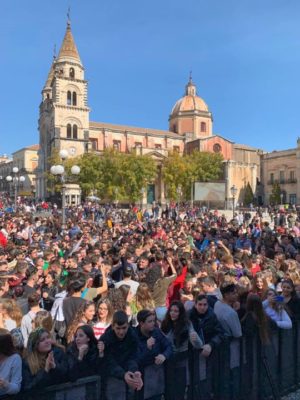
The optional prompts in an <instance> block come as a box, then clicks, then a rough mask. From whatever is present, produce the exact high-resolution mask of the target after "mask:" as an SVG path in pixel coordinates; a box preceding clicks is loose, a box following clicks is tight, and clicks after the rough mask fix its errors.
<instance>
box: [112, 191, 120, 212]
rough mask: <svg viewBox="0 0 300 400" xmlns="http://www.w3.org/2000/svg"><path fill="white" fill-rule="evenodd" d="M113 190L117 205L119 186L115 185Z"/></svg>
mask: <svg viewBox="0 0 300 400" xmlns="http://www.w3.org/2000/svg"><path fill="white" fill-rule="evenodd" d="M113 192H114V200H115V207H117V204H118V194H119V189H118V188H117V187H114V189H113Z"/></svg>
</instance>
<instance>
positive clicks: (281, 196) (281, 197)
mask: <svg viewBox="0 0 300 400" xmlns="http://www.w3.org/2000/svg"><path fill="white" fill-rule="evenodd" d="M282 202H283V193H282V192H281V193H280V205H282Z"/></svg>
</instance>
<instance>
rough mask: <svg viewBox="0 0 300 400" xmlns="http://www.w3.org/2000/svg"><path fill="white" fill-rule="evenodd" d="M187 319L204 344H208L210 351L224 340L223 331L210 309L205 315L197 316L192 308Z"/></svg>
mask: <svg viewBox="0 0 300 400" xmlns="http://www.w3.org/2000/svg"><path fill="white" fill-rule="evenodd" d="M189 318H190V321H191V322H192V324H193V327H194V329H195V331H196V332H197V333H198V335H199V336H200V337H201V338H202V339H203V342H204V344H209V345H210V346H211V347H212V349H214V348H215V347H217V346H219V345H220V344H221V343H222V342H223V340H224V339H225V335H224V330H223V328H222V326H221V324H220V322H219V321H218V319H217V316H216V314H215V313H214V312H213V310H212V309H211V308H210V307H208V309H207V311H206V313H205V314H199V313H198V312H197V310H196V309H195V307H193V308H192V309H191V311H190V312H189Z"/></svg>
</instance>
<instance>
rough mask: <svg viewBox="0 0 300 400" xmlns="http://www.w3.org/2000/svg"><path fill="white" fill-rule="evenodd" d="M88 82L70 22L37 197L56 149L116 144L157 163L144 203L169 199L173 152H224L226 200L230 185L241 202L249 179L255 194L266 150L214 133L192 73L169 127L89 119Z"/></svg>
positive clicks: (54, 76)
mask: <svg viewBox="0 0 300 400" xmlns="http://www.w3.org/2000/svg"><path fill="white" fill-rule="evenodd" d="M89 113H90V108H89V105H88V86H87V81H86V79H85V70H84V66H83V63H82V61H81V58H80V56H79V52H78V50H77V47H76V44H75V41H74V38H73V35H72V31H71V25H70V22H69V21H68V23H67V29H66V33H65V36H64V39H63V43H62V46H61V48H60V51H59V54H58V56H57V57H55V58H54V59H53V62H52V65H51V67H50V71H49V74H48V77H47V80H46V83H45V86H44V88H43V90H42V102H41V104H40V117H39V135H40V150H39V167H38V174H37V197H39V198H44V197H46V196H47V191H46V183H45V177H44V176H45V174H44V172H45V171H47V170H49V167H50V166H49V165H48V161H47V160H48V158H49V156H50V155H51V154H52V152H53V150H54V149H57V150H60V149H66V150H67V151H68V152H69V155H70V157H74V156H78V155H81V154H83V153H84V152H89V151H95V152H99V155H100V154H101V152H102V151H103V150H104V149H105V148H107V147H114V148H116V149H118V150H119V151H121V152H129V151H131V150H132V149H136V151H138V152H139V153H140V154H150V155H151V156H152V157H153V158H154V159H155V160H156V161H157V166H158V174H157V179H156V180H155V182H152V183H149V185H148V188H147V192H146V194H145V199H144V200H145V202H146V201H147V202H148V203H151V202H152V201H160V202H162V203H164V202H165V201H166V200H167V199H166V197H165V187H164V183H163V181H162V177H161V164H162V161H163V160H164V158H165V157H167V156H168V152H169V151H172V150H173V151H174V150H175V151H178V152H179V153H180V154H183V153H184V152H191V151H193V150H195V149H197V150H199V151H211V152H217V153H222V155H223V157H224V180H225V183H226V194H225V197H226V199H224V200H227V201H229V200H230V196H231V195H230V187H231V186H232V185H233V184H235V185H236V187H237V189H238V193H237V198H236V199H237V201H239V202H242V201H243V190H244V188H245V187H246V185H247V184H248V183H249V184H250V185H251V187H252V190H253V192H254V193H255V191H256V185H257V182H258V181H259V180H260V155H261V151H260V150H258V149H255V148H251V147H249V146H245V145H239V144H235V143H233V142H232V141H230V140H228V139H225V138H223V137H222V136H220V135H216V134H214V133H213V116H212V113H211V111H210V110H209V108H208V106H207V104H206V103H205V101H204V100H203V99H202V98H201V97H199V96H198V95H197V88H196V85H195V84H194V82H193V81H192V78H191V77H190V79H189V81H188V83H187V85H186V88H185V93H184V96H183V97H181V98H180V99H179V100H178V101H176V103H175V105H174V107H173V108H172V111H171V114H170V116H169V129H168V130H158V129H148V128H141V127H132V126H126V125H116V124H111V123H104V122H93V121H90V119H89Z"/></svg>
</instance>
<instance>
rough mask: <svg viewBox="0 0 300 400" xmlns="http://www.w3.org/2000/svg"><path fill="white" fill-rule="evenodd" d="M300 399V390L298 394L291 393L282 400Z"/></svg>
mask: <svg viewBox="0 0 300 400" xmlns="http://www.w3.org/2000/svg"><path fill="white" fill-rule="evenodd" d="M299 399H300V389H299V390H297V391H296V392H293V393H290V394H288V395H287V396H284V397H282V398H281V400H299Z"/></svg>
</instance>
